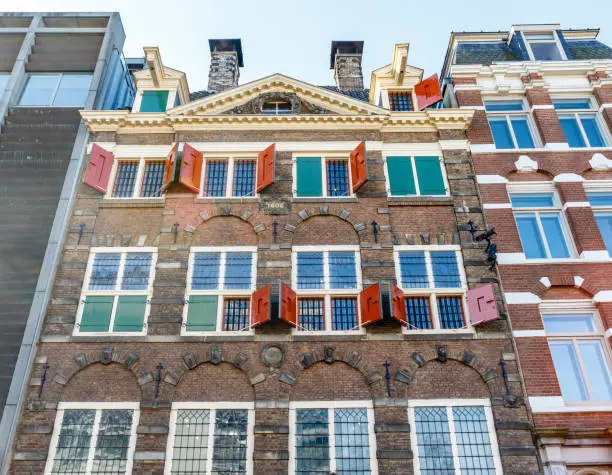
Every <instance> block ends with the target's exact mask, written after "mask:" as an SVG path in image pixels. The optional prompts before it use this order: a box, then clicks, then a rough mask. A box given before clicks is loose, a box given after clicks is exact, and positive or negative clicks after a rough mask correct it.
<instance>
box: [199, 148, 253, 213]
mask: <svg viewBox="0 0 612 475" xmlns="http://www.w3.org/2000/svg"><path fill="white" fill-rule="evenodd" d="M262 150H263V149H262ZM211 160H214V161H225V162H227V164H226V168H225V189H224V193H223V195H220V196H205V195H204V190H205V187H206V171H207V170H206V169H207V165H208V162H209V161H211ZM241 160H246V161H252V162H255V171H254V174H253V190H252V194H250V195H245V196H234V167H235V164H236V162H237V161H241ZM258 160H259V158H258V155H257V152H251V153H246V152H245V153H231V154H228V153H207V152H206V153H204V152H203V159H202V173H201V175H200V183H199V186H200V192H199V193H198V195H197V197H198V200H203V201H209V200H214V199H220V198H223V199H235V200H244V199H254V198H257V197H258V196H259V194H258V193H257V161H258Z"/></svg>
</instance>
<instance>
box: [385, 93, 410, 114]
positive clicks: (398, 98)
mask: <svg viewBox="0 0 612 475" xmlns="http://www.w3.org/2000/svg"><path fill="white" fill-rule="evenodd" d="M389 108H390V109H391V110H392V111H398V112H405V111H411V110H413V107H412V92H410V91H401V92H389Z"/></svg>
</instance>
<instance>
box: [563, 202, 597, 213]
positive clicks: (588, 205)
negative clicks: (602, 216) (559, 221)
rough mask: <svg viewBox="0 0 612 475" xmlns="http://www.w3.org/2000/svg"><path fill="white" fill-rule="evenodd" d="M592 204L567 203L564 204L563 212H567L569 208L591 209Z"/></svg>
mask: <svg viewBox="0 0 612 475" xmlns="http://www.w3.org/2000/svg"><path fill="white" fill-rule="evenodd" d="M590 207H591V203H589V202H588V201H566V202H565V203H563V208H562V209H563V211H565V210H567V208H590Z"/></svg>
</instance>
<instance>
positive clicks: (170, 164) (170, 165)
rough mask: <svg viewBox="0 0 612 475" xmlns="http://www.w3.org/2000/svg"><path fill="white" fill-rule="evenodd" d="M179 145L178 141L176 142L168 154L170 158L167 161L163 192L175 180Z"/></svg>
mask: <svg viewBox="0 0 612 475" xmlns="http://www.w3.org/2000/svg"><path fill="white" fill-rule="evenodd" d="M178 146H179V144H178V142H177V143H175V144H174V147H172V150H170V153H169V154H168V160H167V161H166V170H165V171H164V186H162V192H163V191H165V190H166V189H167V188H168V187H169V186H170V185H171V184H172V182H173V181H174V173H175V171H176V159H177V155H178Z"/></svg>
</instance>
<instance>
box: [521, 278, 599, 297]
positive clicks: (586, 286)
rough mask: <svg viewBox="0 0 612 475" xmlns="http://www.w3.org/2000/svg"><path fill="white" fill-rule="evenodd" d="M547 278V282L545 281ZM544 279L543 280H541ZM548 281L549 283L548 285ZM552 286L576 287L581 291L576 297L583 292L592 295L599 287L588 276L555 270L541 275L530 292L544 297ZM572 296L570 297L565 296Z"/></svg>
mask: <svg viewBox="0 0 612 475" xmlns="http://www.w3.org/2000/svg"><path fill="white" fill-rule="evenodd" d="M546 280H548V282H546ZM543 281H544V282H543ZM548 283H550V285H548ZM553 287H565V288H568V289H576V290H577V291H580V292H582V296H581V297H580V296H578V298H584V297H585V296H584V293H586V294H587V296H589V297H593V296H594V295H595V294H596V293H597V292H598V291H599V289H598V288H597V286H595V285H594V284H593V282H592V280H591V279H590V278H588V277H587V278H583V277H581V276H578V275H574V274H571V273H569V272H555V273H554V274H551V275H549V276H542V277H541V278H540V279H539V280H538V282H537V283H536V284H535V285H534V286H533V287H532V290H531V291H532V292H533V293H534V294H536V295H537V296H538V297H540V298H542V297H544V296H545V295H546V294H547V293H548V292H549V291H550V290H551V289H552V288H553ZM566 298H572V297H566Z"/></svg>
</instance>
